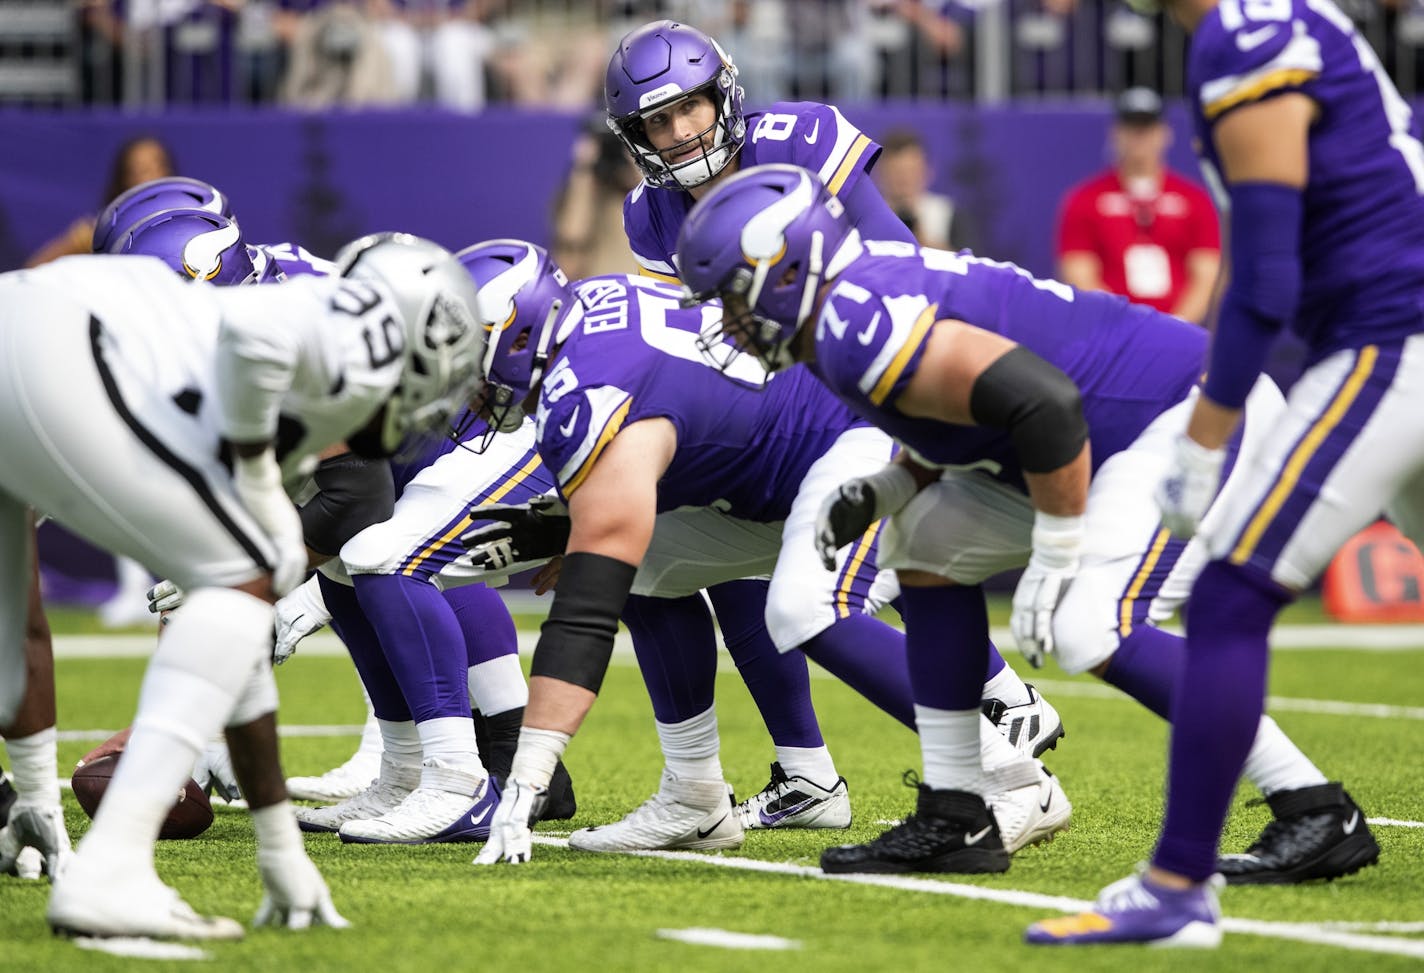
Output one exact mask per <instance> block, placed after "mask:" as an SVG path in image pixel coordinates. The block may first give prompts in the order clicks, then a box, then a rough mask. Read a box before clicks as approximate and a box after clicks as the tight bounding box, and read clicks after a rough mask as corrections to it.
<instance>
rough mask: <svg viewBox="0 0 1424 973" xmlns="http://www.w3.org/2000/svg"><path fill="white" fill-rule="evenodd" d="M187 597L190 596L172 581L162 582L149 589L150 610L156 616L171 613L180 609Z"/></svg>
mask: <svg viewBox="0 0 1424 973" xmlns="http://www.w3.org/2000/svg"><path fill="white" fill-rule="evenodd" d="M186 597H188V596H187V594H186V593H185V592H184V591H183V589H182V588H180V587H178V586H177V585H176V584H174V583H173V582H172V581H160V582H158V584H156V585H154V586H153V587H152V588H149V589H148V610H149V611H151V612H153V613H154V614H155V615H162V614H163V613H164V612H171V611H172V610H173V609H175V608H178V607H180V606H181V605H182V604H183V599H184V598H186Z"/></svg>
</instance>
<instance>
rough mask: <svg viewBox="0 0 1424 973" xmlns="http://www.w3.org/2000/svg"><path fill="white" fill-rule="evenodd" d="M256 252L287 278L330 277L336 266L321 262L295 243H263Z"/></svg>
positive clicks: (327, 261)
mask: <svg viewBox="0 0 1424 973" xmlns="http://www.w3.org/2000/svg"><path fill="white" fill-rule="evenodd" d="M257 250H258V251H259V252H260V253H262V254H264V255H265V256H266V257H267V259H268V260H271V261H273V262H274V263H276V265H277V269H278V270H280V271H281V272H282V273H283V274H284V275H286V276H288V277H331V276H333V275H335V273H336V265H335V264H333V263H332V262H331V261H330V260H323V259H321V258H320V257H318V256H315V255H313V254H312V253H310V252H308V251H307V250H306V249H304V248H302V247H299V246H297V245H296V244H295V243H264V244H260V245H259V246H258V247H257ZM254 262H255V261H254Z"/></svg>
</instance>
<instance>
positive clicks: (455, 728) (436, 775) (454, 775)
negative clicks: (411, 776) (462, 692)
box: [415, 716, 488, 794]
mask: <svg viewBox="0 0 1424 973" xmlns="http://www.w3.org/2000/svg"><path fill="white" fill-rule="evenodd" d="M415 729H416V732H417V733H419V734H420V746H421V749H422V750H423V751H424V759H423V760H422V761H421V772H420V786H421V787H434V788H437V789H439V790H442V791H453V792H455V793H459V794H473V793H474V792H475V788H477V787H478V786H479V784H480V781H482V780H484V779H485V777H487V776H488V774H486V773H485V766H484V764H482V763H480V755H479V752H478V750H477V749H476V747H475V724H474V721H473V720H471V719H470V718H469V717H468V716H464V717H460V716H442V717H440V718H438V719H434V720H425V721H424V722H422V723H417V724H416V725H415Z"/></svg>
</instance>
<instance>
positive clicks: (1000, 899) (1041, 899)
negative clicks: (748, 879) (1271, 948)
mask: <svg viewBox="0 0 1424 973" xmlns="http://www.w3.org/2000/svg"><path fill="white" fill-rule="evenodd" d="M534 843H535V844H540V845H553V846H556V847H561V848H562V847H567V845H568V841H567V840H565V839H563V838H545V837H543V836H541V835H538V834H536V835H534ZM626 854H629V855H634V856H636V857H639V858H663V859H667V860H669V861H680V862H698V863H701V864H703V865H711V866H714V867H717V868H735V869H739V870H742V871H750V872H767V873H771V874H775V875H794V876H798V877H801V878H815V879H821V880H823V881H830V882H849V883H851V884H854V885H874V886H878V887H880V888H888V889H899V890H900V891H903V892H926V893H929V894H932V895H950V896H954V897H956V898H961V899H977V900H979V901H982V902H997V903H1000V904H1002V905H1012V906H1020V907H1023V908H1028V909H1041V910H1045V911H1055V912H1067V913H1073V912H1082V911H1084V910H1086V909H1090V908H1092V905H1093V903H1091V902H1088V901H1086V900H1084V899H1070V898H1067V897H1065V896H1061V895H1045V894H1043V893H1041V892H1026V891H1023V890H1021V889H996V888H985V887H981V886H978V885H961V884H959V883H956V882H942V881H938V880H935V879H927V878H908V877H906V876H903V875H827V874H826V873H825V872H823V871H821V870H820V869H819V868H811V867H808V866H805V865H792V864H790V863H789V862H768V861H758V860H756V859H754V858H735V857H729V856H722V855H708V854H700V853H698V852H693V851H631V852H626ZM1221 928H1222V929H1223V930H1225V931H1226V932H1233V933H1246V934H1248V935H1252V936H1265V937H1268V938H1271V939H1288V940H1293V941H1295V942H1301V943H1318V944H1319V945H1322V946H1339V947H1341V948H1342V949H1352V950H1357V951H1361V952H1368V953H1388V954H1390V955H1394V956H1408V957H1411V958H1414V959H1424V941H1419V940H1409V939H1395V938H1392V937H1389V936H1371V935H1366V934H1364V933H1359V932H1351V931H1345V930H1340V929H1335V928H1329V927H1327V926H1325V925H1324V924H1318V923H1307V922H1270V921H1267V920H1264V919H1233V918H1230V917H1225V918H1223V919H1222V920H1221Z"/></svg>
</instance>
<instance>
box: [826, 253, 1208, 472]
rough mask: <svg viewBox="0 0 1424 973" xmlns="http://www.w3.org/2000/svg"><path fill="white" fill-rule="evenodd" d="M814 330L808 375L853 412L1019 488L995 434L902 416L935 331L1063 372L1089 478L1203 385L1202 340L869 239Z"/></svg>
mask: <svg viewBox="0 0 1424 973" xmlns="http://www.w3.org/2000/svg"><path fill="white" fill-rule="evenodd" d="M866 248H867V253H865V254H863V255H862V256H860V257H858V258H857V259H856V260H855V261H854V262H853V263H851V265H850V266H849V267H848V268H847V269H846V270H845V271H844V272H843V273H842V274H841V275H840V276H839V277H837V278H836V280H835V283H834V285H833V286H832V288H831V290H830V292H829V293H828V294H827V296H826V301H825V304H824V306H823V307H822V309H821V314H820V316H819V318H818V319H817V321H816V363H815V365H814V366H813V367H814V368H815V370H816V371H817V373H818V374H819V375H820V376H821V377H822V379H823V380H824V381H825V383H826V384H827V385H828V386H830V388H831V391H833V392H835V393H836V395H838V396H840V398H841V399H842V401H844V402H845V403H846V404H847V405H849V406H850V407H851V409H853V410H854V411H855V412H856V413H858V414H859V415H861V416H864V417H865V418H866V419H868V420H870V421H871V422H872V423H874V424H875V425H877V426H879V427H880V428H881V429H883V430H885V431H886V432H887V433H889V434H890V435H891V436H893V437H894V438H895V439H897V440H899V441H900V442H901V443H904V444H905V445H906V446H908V447H909V448H910V449H912V450H914V452H915V453H916V454H917V455H918V456H919V457H920V458H922V459H924V460H925V461H926V462H928V463H930V464H932V465H936V466H978V467H980V468H983V469H986V470H987V471H988V472H990V473H992V474H994V475H996V476H999V477H1000V478H1002V479H1003V480H1005V481H1006V482H1010V483H1014V484H1018V485H1022V482H1023V473H1022V470H1021V468H1020V466H1019V461H1018V456H1017V454H1016V453H1015V451H1014V446H1013V442H1012V440H1011V439H1010V437H1009V435H1008V434H1007V433H1006V432H1004V431H1003V430H1000V429H987V428H982V427H977V426H958V425H951V424H949V423H945V422H940V421H939V420H935V419H921V418H913V417H910V416H907V415H905V414H904V413H902V412H900V411H899V410H898V409H897V408H896V407H895V402H896V400H897V399H898V398H899V397H900V395H901V393H902V392H904V390H905V387H906V385H908V384H909V381H910V378H911V376H913V375H914V374H915V371H916V370H917V369H918V368H919V365H920V359H921V356H922V355H923V353H924V345H925V340H926V339H927V338H928V336H929V334H930V328H931V326H932V325H933V324H934V323H935V322H936V321H940V320H944V319H954V320H959V321H965V322H967V323H969V324H972V325H974V326H975V327H977V328H982V329H983V330H985V331H992V332H994V333H995V334H1000V335H1003V336H1004V337H1005V338H1008V339H1010V340H1011V341H1014V342H1017V343H1018V344H1021V345H1023V346H1024V347H1026V348H1028V350H1029V351H1032V352H1033V353H1035V354H1036V355H1038V356H1039V357H1040V358H1043V359H1045V360H1047V361H1049V362H1051V363H1052V364H1054V365H1056V366H1057V367H1058V368H1060V369H1062V370H1063V371H1064V372H1065V373H1066V374H1067V375H1068V377H1069V378H1071V379H1073V381H1074V383H1075V384H1076V385H1077V386H1078V388H1079V390H1080V391H1081V392H1082V395H1083V412H1084V414H1085V416H1086V418H1087V421H1088V427H1089V431H1090V436H1091V445H1092V463H1093V469H1094V470H1097V468H1098V467H1099V466H1100V465H1102V463H1103V462H1104V461H1105V460H1106V459H1107V458H1108V457H1109V456H1112V455H1113V454H1114V453H1116V452H1118V451H1120V450H1122V449H1124V448H1126V447H1127V446H1128V445H1129V444H1130V443H1131V442H1132V441H1133V440H1134V439H1136V438H1137V436H1138V435H1139V434H1140V433H1141V432H1142V430H1144V429H1145V428H1147V425H1148V424H1149V423H1150V422H1151V421H1152V420H1153V419H1155V418H1156V417H1157V415H1158V414H1159V413H1161V412H1163V411H1164V410H1165V409H1167V408H1169V407H1170V406H1172V405H1174V404H1175V403H1177V402H1180V401H1181V400H1182V398H1183V397H1184V396H1186V394H1187V393H1188V392H1189V391H1190V390H1191V388H1192V386H1193V385H1194V384H1195V383H1196V381H1197V379H1198V377H1199V376H1200V373H1201V369H1202V364H1203V362H1204V361H1205V358H1206V345H1207V335H1206V332H1205V331H1203V330H1202V329H1201V328H1198V327H1196V326H1195V325H1191V324H1187V323H1186V322H1184V321H1182V320H1180V319H1178V318H1174V317H1172V316H1170V315H1167V314H1162V313H1160V312H1157V311H1154V310H1152V309H1151V308H1148V307H1142V306H1140V305H1136V304H1129V303H1128V302H1127V301H1126V300H1124V299H1123V298H1121V297H1116V296H1113V295H1110V294H1105V293H1101V292H1097V291H1078V290H1074V289H1073V288H1072V287H1069V286H1068V285H1067V284H1063V283H1060V282H1058V281H1052V280H1038V279H1036V278H1034V277H1032V276H1030V275H1029V273H1028V272H1027V271H1025V270H1023V269H1021V268H1019V267H1016V266H1014V265H1013V264H1008V263H999V262H998V261H993V260H985V259H982V258H978V257H974V256H971V255H970V254H969V253H968V252H967V251H965V252H963V253H958V254H954V253H949V252H947V251H943V250H929V249H920V248H917V247H914V246H913V245H910V244H904V243H898V242H894V243H892V242H888V241H870V242H868V243H867V244H866Z"/></svg>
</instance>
